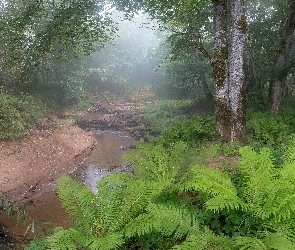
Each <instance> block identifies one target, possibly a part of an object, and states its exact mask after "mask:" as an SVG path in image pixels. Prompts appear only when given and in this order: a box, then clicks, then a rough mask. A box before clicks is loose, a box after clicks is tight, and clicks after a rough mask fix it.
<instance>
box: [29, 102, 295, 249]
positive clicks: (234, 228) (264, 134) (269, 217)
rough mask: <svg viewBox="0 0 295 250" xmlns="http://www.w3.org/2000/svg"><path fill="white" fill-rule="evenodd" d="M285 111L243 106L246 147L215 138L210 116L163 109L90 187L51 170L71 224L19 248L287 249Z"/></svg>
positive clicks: (292, 207)
mask: <svg viewBox="0 0 295 250" xmlns="http://www.w3.org/2000/svg"><path fill="white" fill-rule="evenodd" d="M172 107H173V105H172ZM165 110H166V109H164V111H163V110H162V111H161V112H164V113H165V112H166V111H165ZM175 110H176V109H175ZM170 111H171V110H170ZM154 112H156V111H154ZM164 113H163V114H164ZM167 113H169V112H167ZM150 115H152V112H151V113H150ZM154 115H155V114H154ZM155 117H157V116H154V119H156V118H155ZM292 117H293V114H292V113H291V109H288V108H284V107H282V112H280V113H278V114H277V115H275V116H272V117H271V116H268V115H266V114H265V113H263V112H249V114H248V117H247V118H248V120H247V122H248V142H247V145H246V146H245V145H244V146H242V145H240V144H239V143H232V144H225V143H224V142H220V141H218V140H217V139H216V138H215V134H214V119H213V118H212V117H200V116H194V117H192V118H186V119H184V118H183V119H179V117H177V118H176V119H172V118H171V119H170V120H169V121H168V122H167V123H166V125H165V126H164V125H163V126H160V127H158V132H159V135H158V136H157V137H149V143H145V142H141V143H138V144H137V145H136V149H135V150H134V151H132V152H131V153H129V154H126V155H124V160H125V161H126V162H127V163H128V164H129V165H130V166H132V167H133V168H134V170H135V171H134V173H133V174H126V173H120V174H114V175H108V176H106V177H105V178H103V179H102V180H101V181H99V182H98V183H97V191H98V192H97V193H96V194H94V193H93V192H92V191H90V190H88V189H86V188H85V187H83V186H82V185H81V184H80V183H79V182H77V181H75V180H73V179H71V178H70V177H67V176H62V177H60V178H59V179H58V182H57V186H58V196H59V198H60V200H61V202H62V205H63V207H64V208H65V210H66V211H67V212H68V214H69V215H70V217H71V219H72V221H73V226H72V227H71V228H69V229H64V228H55V229H54V231H53V233H52V234H51V235H50V236H47V237H44V238H40V239H38V240H37V241H32V242H31V244H30V245H29V246H27V247H26V248H25V249H26V250H30V249H105V250H107V249H122V250H123V249H194V250H195V249H200V250H205V249H216V250H220V249H225V250H228V249H254V250H255V249H257V250H258V249H259V250H260V249H265V250H269V249H278V250H285V249H295V236H294V235H295V230H294V228H295V223H294V222H295V213H294V212H295V195H294V193H295V174H294V168H295V154H294V152H295V135H292V133H293V129H294V128H293V125H292V124H293V120H292V119H293V118H292ZM151 120H152V119H151ZM155 122H156V120H155Z"/></svg>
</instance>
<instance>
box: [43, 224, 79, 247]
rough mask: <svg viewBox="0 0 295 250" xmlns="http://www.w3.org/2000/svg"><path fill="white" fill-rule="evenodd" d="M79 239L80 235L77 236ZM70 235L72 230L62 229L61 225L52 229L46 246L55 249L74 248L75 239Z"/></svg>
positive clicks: (75, 244)
mask: <svg viewBox="0 0 295 250" xmlns="http://www.w3.org/2000/svg"><path fill="white" fill-rule="evenodd" d="M76 239H79V240H80V241H81V237H78V238H76ZM76 239H75V238H74V237H73V235H72V230H64V229H63V228H61V227H57V228H55V229H54V234H53V235H51V236H50V237H48V238H47V244H48V248H46V249H56V250H76V249H77V241H76Z"/></svg>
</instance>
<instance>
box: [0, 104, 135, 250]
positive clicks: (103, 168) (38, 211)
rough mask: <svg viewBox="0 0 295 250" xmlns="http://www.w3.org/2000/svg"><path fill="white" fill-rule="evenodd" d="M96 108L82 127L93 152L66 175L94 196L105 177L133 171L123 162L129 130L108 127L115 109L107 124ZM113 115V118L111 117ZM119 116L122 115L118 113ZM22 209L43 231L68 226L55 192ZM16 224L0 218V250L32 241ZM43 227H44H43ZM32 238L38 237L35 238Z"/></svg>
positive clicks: (129, 147) (16, 248) (128, 146)
mask: <svg viewBox="0 0 295 250" xmlns="http://www.w3.org/2000/svg"><path fill="white" fill-rule="evenodd" d="M98 106H99V107H100V108H99V109H97V108H94V109H92V110H90V111H89V112H88V113H87V114H86V115H85V119H84V120H83V124H82V126H81V127H82V128H83V129H86V130H88V131H91V132H92V133H93V137H94V138H95V139H96V141H97V145H96V148H95V149H94V150H93V151H92V153H91V154H90V155H89V156H88V157H87V159H86V160H85V161H84V162H83V163H82V164H81V166H80V167H79V168H77V169H76V170H75V171H74V172H72V173H71V174H69V175H70V176H71V177H73V178H74V179H77V180H79V181H80V182H82V183H83V184H84V185H85V187H87V188H89V189H91V190H92V191H93V192H96V183H97V182H98V181H99V180H100V179H102V178H103V177H104V176H106V175H108V174H112V173H119V172H131V171H132V169H130V168H129V166H128V165H127V164H126V162H124V160H123V159H122V155H123V154H125V153H128V152H130V151H131V150H132V149H133V148H134V143H135V139H134V138H132V137H131V136H130V135H129V133H128V129H119V127H118V122H116V124H115V125H116V126H109V124H114V122H110V119H113V120H114V119H115V120H116V119H117V118H116V117H118V112H114V110H115V109H112V110H111V111H109V110H110V109H107V110H108V114H107V115H108V116H107V118H108V120H106V119H105V118H106V114H105V113H106V109H105V108H101V105H98ZM119 106H120V105H119ZM117 107H118V105H117ZM112 113H115V114H116V115H115V116H114V117H111V114H112ZM119 114H121V113H120V112H119ZM120 124H122V123H120ZM124 124H126V123H124ZM25 209H26V210H27V211H28V214H29V215H30V216H31V217H32V218H33V219H34V220H35V221H36V223H38V225H41V226H42V227H44V228H47V229H48V228H54V227H58V226H62V227H64V228H66V229H67V228H69V227H70V226H71V223H70V221H69V218H68V215H67V214H66V213H65V211H64V209H63V208H62V207H61V204H60V202H59V200H58V196H57V194H56V191H50V192H47V193H45V194H43V195H41V196H39V197H38V198H37V200H34V202H31V203H28V204H26V205H25ZM16 220H17V218H16V216H12V217H10V218H8V216H1V225H0V250H2V249H3V250H6V249H14V250H19V249H23V246H24V245H26V244H28V242H29V241H30V240H31V239H32V234H30V233H28V232H27V231H28V228H27V226H21V225H16ZM44 223H45V224H46V225H43V224H44ZM35 236H38V234H37V235H35Z"/></svg>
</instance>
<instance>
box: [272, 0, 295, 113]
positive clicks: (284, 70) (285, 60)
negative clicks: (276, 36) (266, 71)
mask: <svg viewBox="0 0 295 250" xmlns="http://www.w3.org/2000/svg"><path fill="white" fill-rule="evenodd" d="M294 30H295V1H292V2H291V4H290V13H289V16H288V18H287V21H286V26H285V31H284V37H283V40H282V48H283V49H282V52H281V54H280V55H279V57H278V60H277V63H276V76H275V79H274V80H273V81H272V82H271V84H270V89H269V113H270V114H271V115H273V114H275V113H277V112H278V111H279V107H280V104H281V100H282V92H283V91H282V90H283V81H284V80H285V79H286V77H287V76H288V73H289V69H290V68H291V67H292V66H293V65H292V60H291V58H292V57H293V56H294V52H295V39H294V37H293V36H294Z"/></svg>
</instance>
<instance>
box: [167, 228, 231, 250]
mask: <svg viewBox="0 0 295 250" xmlns="http://www.w3.org/2000/svg"><path fill="white" fill-rule="evenodd" d="M172 249H176V250H192V249H194V250H206V249H215V250H230V249H234V243H233V241H232V240H231V239H229V238H226V237H223V236H218V235H214V234H213V233H212V231H210V230H209V229H207V228H206V229H205V231H204V232H202V233H201V234H198V235H191V236H189V237H188V238H187V239H186V240H185V241H184V242H182V243H181V244H179V245H175V246H174V247H173V248H172Z"/></svg>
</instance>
